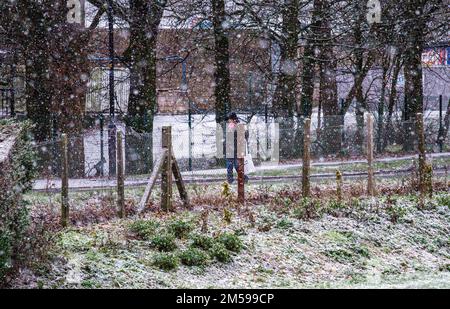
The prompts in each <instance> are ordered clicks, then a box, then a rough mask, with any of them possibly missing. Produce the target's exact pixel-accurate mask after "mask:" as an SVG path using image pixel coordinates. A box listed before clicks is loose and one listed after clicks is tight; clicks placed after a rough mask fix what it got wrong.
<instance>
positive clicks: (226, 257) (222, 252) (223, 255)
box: [209, 242, 233, 263]
mask: <svg viewBox="0 0 450 309" xmlns="http://www.w3.org/2000/svg"><path fill="white" fill-rule="evenodd" d="M209 252H210V254H211V257H213V258H216V259H217V260H218V261H219V262H221V263H230V262H231V261H232V260H233V258H232V256H231V253H230V251H229V250H227V248H225V245H224V244H222V243H220V242H217V243H214V244H213V246H212V247H211V249H210V250H209Z"/></svg>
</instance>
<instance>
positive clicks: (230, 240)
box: [217, 232, 243, 253]
mask: <svg viewBox="0 0 450 309" xmlns="http://www.w3.org/2000/svg"><path fill="white" fill-rule="evenodd" d="M217 241H218V242H220V243H222V244H223V245H224V246H225V248H227V249H228V250H230V251H233V252H237V253H238V252H240V251H241V250H242V248H243V244H242V240H241V239H240V238H239V236H237V235H236V234H234V233H226V232H225V233H222V234H220V235H219V236H218V237H217Z"/></svg>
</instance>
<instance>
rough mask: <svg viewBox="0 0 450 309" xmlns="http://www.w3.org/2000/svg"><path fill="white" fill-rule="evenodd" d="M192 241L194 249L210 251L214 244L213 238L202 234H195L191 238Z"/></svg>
mask: <svg viewBox="0 0 450 309" xmlns="http://www.w3.org/2000/svg"><path fill="white" fill-rule="evenodd" d="M191 239H192V243H191V246H192V247H194V248H200V249H203V250H209V249H210V248H211V247H212V246H213V244H214V239H213V238H211V237H209V236H205V235H201V234H194V235H192V236H191Z"/></svg>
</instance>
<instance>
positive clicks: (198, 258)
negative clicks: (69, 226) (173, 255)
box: [178, 248, 209, 266]
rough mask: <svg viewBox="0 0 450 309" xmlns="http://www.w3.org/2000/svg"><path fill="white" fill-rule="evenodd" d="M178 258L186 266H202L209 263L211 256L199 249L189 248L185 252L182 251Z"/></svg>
mask: <svg viewBox="0 0 450 309" xmlns="http://www.w3.org/2000/svg"><path fill="white" fill-rule="evenodd" d="M178 257H179V258H180V260H181V263H183V264H184V265H186V266H202V265H206V263H207V262H208V259H209V256H208V254H207V253H206V252H204V251H202V250H200V249H197V248H189V249H187V250H185V251H182V252H181V253H180V254H179V255H178Z"/></svg>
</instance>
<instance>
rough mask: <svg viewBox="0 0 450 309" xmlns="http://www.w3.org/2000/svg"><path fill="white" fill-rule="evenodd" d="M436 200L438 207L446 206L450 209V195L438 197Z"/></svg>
mask: <svg viewBox="0 0 450 309" xmlns="http://www.w3.org/2000/svg"><path fill="white" fill-rule="evenodd" d="M436 200H437V202H438V205H439V206H447V207H448V208H450V194H442V195H438V196H437V198H436Z"/></svg>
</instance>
